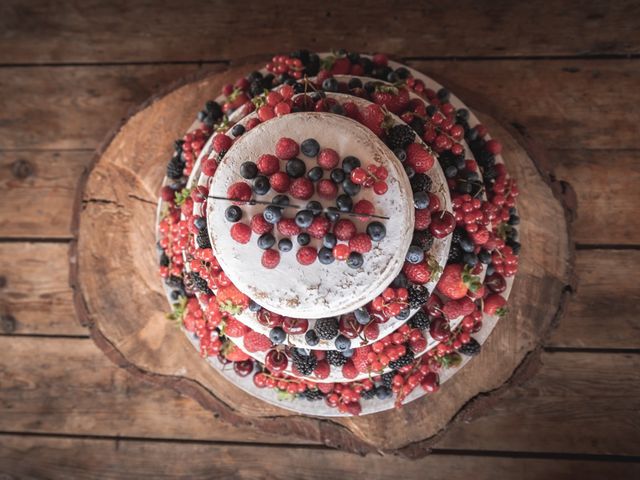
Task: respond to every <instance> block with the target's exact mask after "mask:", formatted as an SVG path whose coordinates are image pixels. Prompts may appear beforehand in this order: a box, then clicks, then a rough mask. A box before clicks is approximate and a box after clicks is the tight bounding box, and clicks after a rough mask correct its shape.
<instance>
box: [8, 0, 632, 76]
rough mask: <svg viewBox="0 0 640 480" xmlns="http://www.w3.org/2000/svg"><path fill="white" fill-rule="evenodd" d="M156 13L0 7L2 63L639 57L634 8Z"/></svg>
mask: <svg viewBox="0 0 640 480" xmlns="http://www.w3.org/2000/svg"><path fill="white" fill-rule="evenodd" d="M154 6H155V4H154V2H150V1H145V2H126V1H124V0H119V1H115V2H108V3H106V4H105V3H104V2H99V1H96V0H93V1H79V0H75V1H70V2H65V3H64V5H60V6H54V5H53V4H51V3H49V2H46V1H44V0H40V1H31V2H28V3H26V4H25V2H20V1H19V0H12V1H7V2H3V7H2V11H1V13H2V14H1V15H0V19H1V20H0V29H2V31H3V32H5V34H4V35H3V36H2V37H1V38H0V51H1V52H3V53H2V55H1V56H0V61H1V62H2V63H9V64H10V63H59V62H63V63H70V62H133V61H144V62H148V61H153V62H162V61H185V60H189V61H200V60H212V59H215V60H219V59H230V58H238V57H242V56H246V55H250V54H254V53H258V52H262V53H268V52H270V51H273V49H276V50H278V51H283V52H286V51H290V50H293V49H296V48H300V47H301V46H304V47H307V48H311V49H316V50H317V49H321V50H330V49H332V48H339V47H344V48H350V49H355V50H357V51H385V52H389V53H394V54H399V55H404V56H424V55H427V56H452V57H463V56H474V57H486V56H522V55H524V56H528V55H543V56H547V55H588V54H612V53H613V54H623V53H639V52H640V35H639V34H638V29H637V28H636V26H637V25H636V24H635V23H634V19H635V18H638V16H640V8H639V7H638V4H637V2H633V1H621V2H615V3H613V4H611V5H604V4H602V3H601V2H598V1H596V0H590V1H588V2H561V3H559V2H553V3H549V2H544V1H543V0H535V1H531V2H524V3H523V2H508V1H499V2H475V1H472V0H459V1H457V2H456V4H455V8H453V9H452V8H451V6H450V5H448V4H446V3H445V4H436V3H431V4H427V3H422V4H420V3H416V2H408V1H401V2H395V3H394V4H393V6H390V5H389V4H388V3H387V2H382V1H373V2H368V3H367V8H362V5H360V4H358V3H353V2H338V1H335V0H334V1H329V2H322V4H317V3H306V2H300V3H298V4H296V8H291V5H290V4H289V3H287V2H284V1H282V0H269V1H264V2H255V1H249V2H245V10H243V12H242V13H241V12H240V11H238V10H237V9H234V8H229V7H228V3H226V2H222V1H216V2H203V1H197V0H188V1H182V2H180V3H167V4H164V5H163V7H162V8H161V9H160V8H154ZM258 11H259V15H258V14H257V12H258ZM246 12H255V13H256V14H254V15H245V14H244V13H246ZM453 12H455V14H452V13H453ZM356 18H357V21H354V19H356ZM532 18H535V21H531V22H526V23H523V21H522V19H532ZM230 31H233V35H229V32H230ZM381 32H383V34H382V35H381V34H380V33H381ZM462 33H464V34H462Z"/></svg>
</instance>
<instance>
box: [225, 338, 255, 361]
mask: <svg viewBox="0 0 640 480" xmlns="http://www.w3.org/2000/svg"><path fill="white" fill-rule="evenodd" d="M222 355H224V357H225V358H226V359H227V360H229V361H231V362H244V361H245V360H249V358H250V357H249V355H247V354H246V353H244V352H243V351H242V350H241V349H240V347H238V346H237V345H235V344H234V343H233V342H232V341H228V342H225V344H224V345H223V346H222Z"/></svg>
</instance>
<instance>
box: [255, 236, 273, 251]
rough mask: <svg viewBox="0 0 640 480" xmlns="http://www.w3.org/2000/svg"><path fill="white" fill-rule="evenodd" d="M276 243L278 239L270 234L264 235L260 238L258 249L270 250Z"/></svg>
mask: <svg viewBox="0 0 640 480" xmlns="http://www.w3.org/2000/svg"><path fill="white" fill-rule="evenodd" d="M274 243H276V238H275V237H274V236H273V235H271V234H270V233H263V234H262V235H260V236H259V237H258V247H259V248H261V249H262V250H268V249H270V248H271V247H273V244H274Z"/></svg>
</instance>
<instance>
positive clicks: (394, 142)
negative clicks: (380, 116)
mask: <svg viewBox="0 0 640 480" xmlns="http://www.w3.org/2000/svg"><path fill="white" fill-rule="evenodd" d="M415 136H416V134H415V132H414V131H413V130H412V129H411V127H410V126H408V125H396V126H395V127H393V128H391V130H389V134H388V139H387V144H388V145H389V148H391V150H395V149H396V148H405V147H406V146H407V145H409V144H410V143H412V142H413V139H414V138H415Z"/></svg>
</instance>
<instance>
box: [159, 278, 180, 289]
mask: <svg viewBox="0 0 640 480" xmlns="http://www.w3.org/2000/svg"><path fill="white" fill-rule="evenodd" d="M164 283H165V284H167V286H169V287H172V288H178V289H184V283H183V282H182V277H178V276H176V275H171V276H170V277H167V278H166V279H165V281H164Z"/></svg>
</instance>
